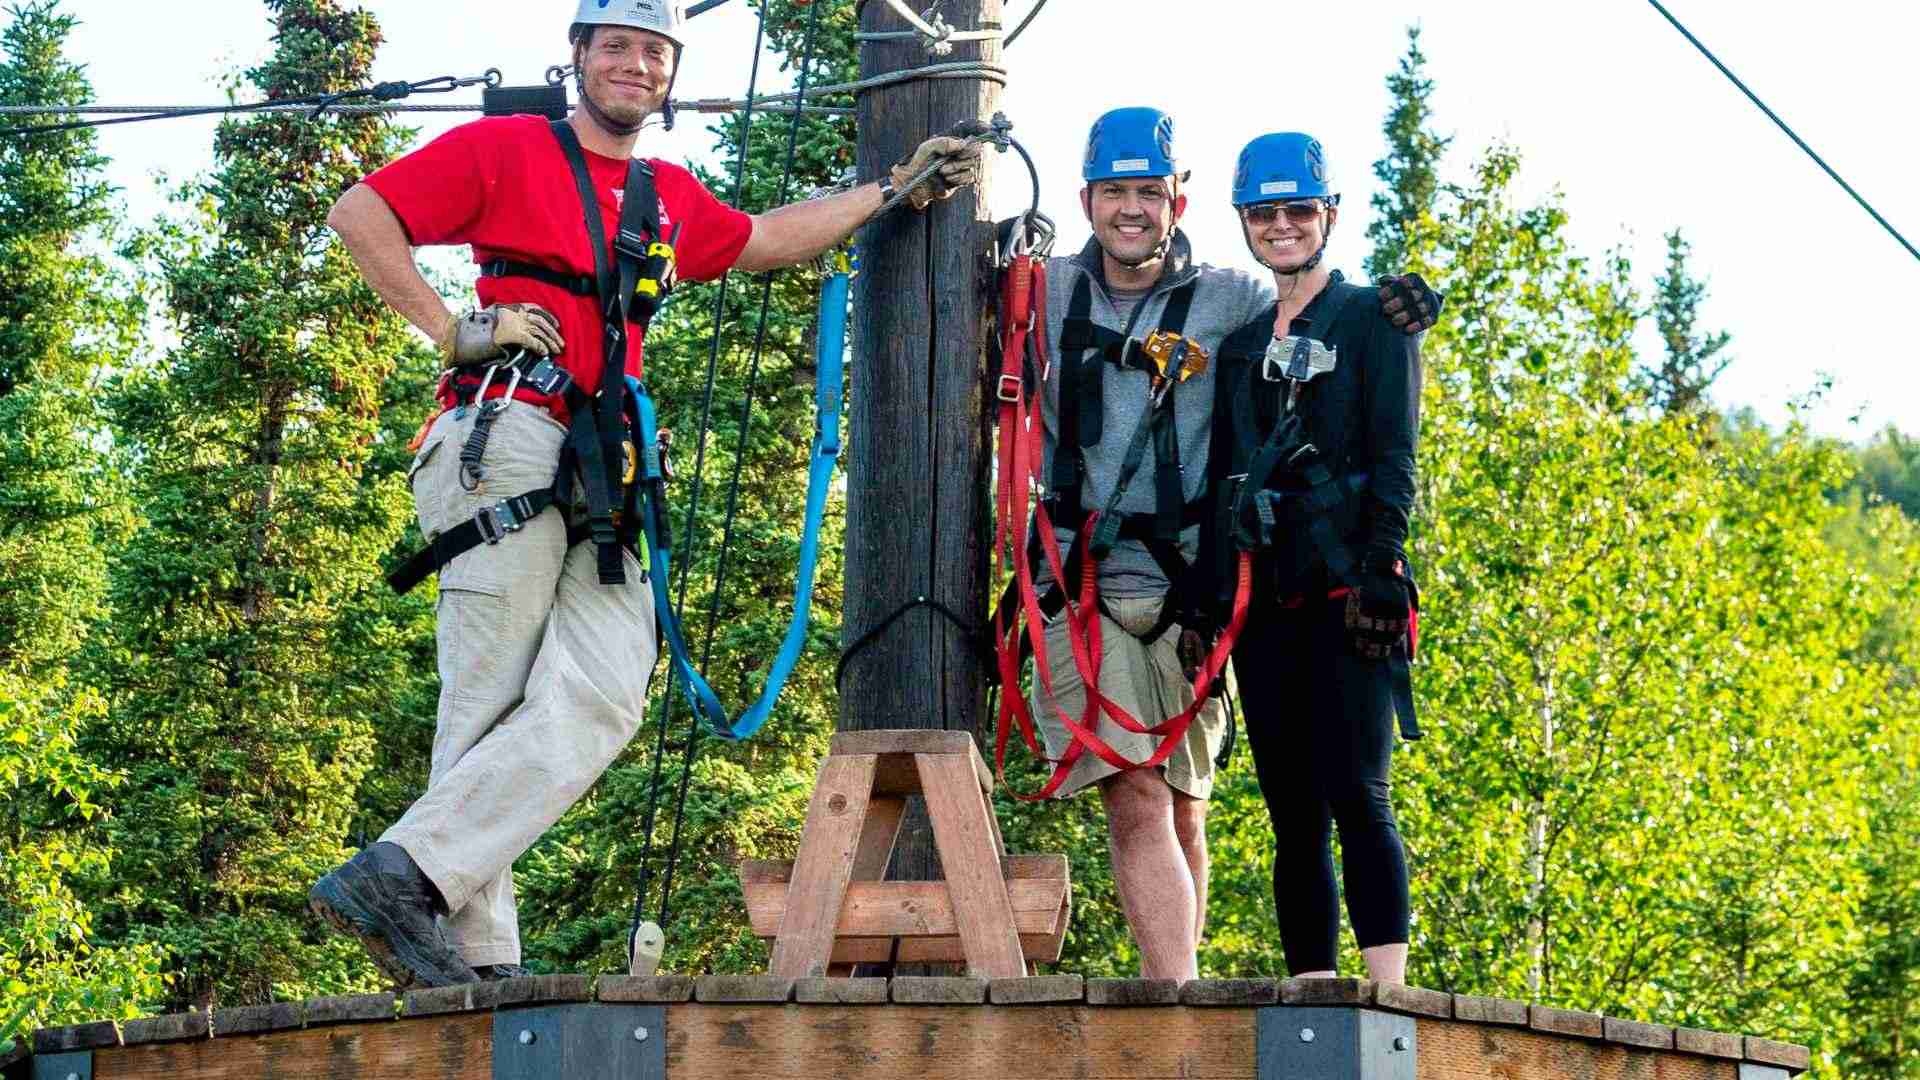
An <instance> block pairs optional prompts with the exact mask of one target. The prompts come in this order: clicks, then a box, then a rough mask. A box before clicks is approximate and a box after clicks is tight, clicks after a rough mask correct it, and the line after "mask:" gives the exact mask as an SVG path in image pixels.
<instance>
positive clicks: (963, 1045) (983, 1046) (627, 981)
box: [0, 975, 1808, 1080]
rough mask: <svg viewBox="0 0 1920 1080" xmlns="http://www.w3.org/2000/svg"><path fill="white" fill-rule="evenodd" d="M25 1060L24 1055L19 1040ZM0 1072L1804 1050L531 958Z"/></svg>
mask: <svg viewBox="0 0 1920 1080" xmlns="http://www.w3.org/2000/svg"><path fill="white" fill-rule="evenodd" d="M23 1055H24V1056H23ZM13 1058H14V1060H12V1061H9V1062H5V1063H0V1064H4V1065H5V1076H6V1080H29V1078H31V1080H185V1078H188V1077H195V1078H204V1080H253V1078H256V1077H260V1078H266V1077H272V1078H282V1077H314V1078H323V1080H535V1078H565V1080H601V1078H606V1080H612V1078H615V1077H619V1078H622V1080H665V1078H671V1080H721V1078H727V1080H732V1078H737V1077H773V1078H779V1080H797V1078H801V1077H847V1078H855V1080H868V1078H874V1080H877V1078H881V1077H919V1078H928V1080H947V1078H951V1080H1054V1078H1060V1080H1066V1078H1076V1080H1089V1078H1104V1077H1111V1078H1115V1080H1138V1078H1148V1077H1192V1078H1216V1080H1234V1078H1247V1080H1469V1078H1471V1080H1483V1078H1497V1080H1563V1078H1569V1077H1578V1078H1581V1080H1786V1078H1788V1077H1790V1076H1793V1075H1796V1074H1798V1073H1800V1072H1802V1071H1804V1070H1805V1069H1806V1068H1807V1065H1808V1051H1807V1049H1806V1048H1805V1047H1802V1046H1794V1045H1791V1044H1787V1043H1780V1042H1774V1041H1772V1040H1769V1039H1764V1038H1758V1037H1753V1036H1744V1037H1743V1036H1737V1035H1729V1034H1721V1033H1716V1032H1705V1031H1693V1030H1688V1029H1675V1028H1671V1027H1663V1026H1659V1025H1655V1024H1642V1023H1632V1022H1627V1021H1620V1020H1615V1019H1611V1018H1607V1017H1602V1016H1598V1015H1596V1014H1593V1013H1582V1012H1568V1011H1564V1010H1559V1009H1550V1008H1545V1007H1542V1006H1529V1005H1526V1004H1524V1003H1521V1002H1515V1001H1503V1000H1496V999H1490V998H1474V997H1467V996H1463V995H1452V994H1446V993H1441V992H1438V991H1431V990H1418V989H1410V988H1405V987H1390V986H1375V985H1373V984H1371V983H1367V982H1364V981H1359V980H1337V979H1336V980H1312V981H1294V980H1287V981H1276V980H1263V979H1249V980H1240V979H1233V980H1202V981H1199V982H1191V983H1187V984H1185V985H1180V984H1176V983H1171V982H1164V983H1163V982H1152V981H1147V980H1139V979H1085V980H1083V979H1081V978H1080V977H1079V976H1077V975H1052V976H1044V977H1040V978H1032V979H1008V980H994V981H988V980H985V979H968V978H938V979H935V978H906V977H902V978H896V979H891V980H888V979H799V980H792V979H777V978H773V977H770V976H710V977H704V978H698V979H695V978H688V977H681V976H661V977H657V978H648V979H636V978H630V977H625V976H619V977H614V976H608V977H602V978H599V979H592V978H588V977H586V976H578V975H548V976H539V977H536V978H530V979H514V980H508V981H505V982H497V983H480V984H475V985H472V986H459V987H450V988H446V989H441V990H428V991H417V992H413V993H409V994H405V995H401V996H395V995H392V994H374V995H366V996H358V997H347V998H323V999H319V1000H314V1001H305V1002H288V1003H282V1004H275V1005H264V1006H252V1007H247V1008H238V1009H222V1010H215V1011H214V1012H213V1013H212V1014H211V1015H209V1014H207V1013H189V1014H184V1015H179V1016H164V1017H154V1018H149V1019H144V1020H136V1021H126V1022H121V1023H118V1024H116V1023H112V1022H102V1023H97V1024H86V1025H81V1026H78V1027H69V1028H59V1029H53V1030H46V1031H40V1032H37V1033H36V1034H35V1037H34V1045H33V1049H32V1052H31V1053H30V1054H29V1053H27V1052H26V1051H25V1050H22V1051H17V1052H16V1053H15V1055H13Z"/></svg>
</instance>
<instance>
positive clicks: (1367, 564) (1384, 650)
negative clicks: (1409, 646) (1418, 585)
mask: <svg viewBox="0 0 1920 1080" xmlns="http://www.w3.org/2000/svg"><path fill="white" fill-rule="evenodd" d="M1412 623H1413V582H1412V579H1410V578H1409V577H1408V576H1407V558H1406V556H1404V555H1402V554H1400V553H1399V552H1398V551H1395V550H1393V549H1392V548H1386V547H1373V548H1368V549H1367V552H1366V554H1365V555H1363V556H1361V558H1360V569H1359V572H1358V573H1357V574H1355V576H1354V584H1353V587H1352V588H1351V589H1349V590H1348V591H1347V634H1348V636H1349V637H1351V638H1352V639H1353V650H1354V651H1355V652H1357V653H1359V654H1360V655H1361V656H1364V657H1366V658H1367V659H1369V660H1385V659H1387V658H1389V657H1391V656H1392V655H1393V650H1394V649H1396V648H1398V647H1399V645H1400V643H1401V642H1403V641H1405V640H1406V639H1407V630H1408V628H1409V627H1410V626H1411V625H1412Z"/></svg>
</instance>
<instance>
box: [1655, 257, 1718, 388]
mask: <svg viewBox="0 0 1920 1080" xmlns="http://www.w3.org/2000/svg"><path fill="white" fill-rule="evenodd" d="M1692 253H1693V247H1692V245H1690V244H1688V243H1687V241H1686V238H1685V237H1684V236H1683V235H1682V234H1681V231H1680V230H1679V229H1675V230H1673V231H1672V232H1670V233H1668V234H1667V270H1666V273H1664V274H1661V275H1660V276H1659V277H1657V278H1655V279H1654V288H1655V290H1656V292H1655V296H1654V302H1653V316H1654V322H1655V324H1656V325H1657V326H1658V327H1659V328H1660V338H1661V340H1662V341H1664V342H1665V343H1666V353H1665V354H1664V355H1663V356H1662V357H1661V358H1660V362H1659V364H1658V365H1657V366H1654V367H1652V368H1651V369H1650V370H1649V371H1648V373H1647V374H1648V377H1649V378H1650V379H1651V380H1652V383H1653V393H1654V397H1655V400H1657V401H1658V402H1659V403H1660V406H1661V408H1663V409H1665V410H1666V411H1667V412H1670V413H1677V414H1680V415H1695V416H1697V415H1700V414H1702V413H1704V412H1706V411H1707V410H1708V409H1709V408H1710V404H1709V403H1708V401H1707V388H1708V387H1710V386H1712V385H1713V381H1714V380H1715V379H1717V378H1719V377H1720V373H1721V372H1723V371H1725V370H1726V369H1727V365H1728V364H1730V363H1732V362H1733V358H1732V357H1730V356H1722V355H1720V352H1721V350H1723V349H1725V348H1726V347H1727V343H1728V342H1729V341H1731V340H1732V335H1730V334H1728V333H1726V332H1724V331H1722V332H1719V333H1712V334H1703V333H1700V332H1698V330H1697V329H1696V324H1697V323H1698V322H1699V320H1700V303H1701V301H1703V300H1705V299H1706V298H1707V284H1706V282H1704V281H1700V280H1698V279H1696V278H1695V277H1694V276H1693V274H1692V273H1691V272H1690V271H1689V270H1688V268H1687V260H1688V258H1689V257H1690V256H1691V255H1692Z"/></svg>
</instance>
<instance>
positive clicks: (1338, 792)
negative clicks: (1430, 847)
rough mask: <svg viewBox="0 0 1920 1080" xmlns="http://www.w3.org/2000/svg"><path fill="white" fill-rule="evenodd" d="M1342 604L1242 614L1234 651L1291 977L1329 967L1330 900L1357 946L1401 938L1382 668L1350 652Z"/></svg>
mask: <svg viewBox="0 0 1920 1080" xmlns="http://www.w3.org/2000/svg"><path fill="white" fill-rule="evenodd" d="M1343 611H1344V602H1343V601H1337V600H1318V601H1309V602H1308V603H1307V604H1306V605H1305V606H1303V607H1301V608H1297V609H1293V610H1282V609H1280V608H1278V607H1276V606H1274V605H1273V604H1272V603H1271V602H1270V601H1269V602H1268V603H1266V604H1263V605H1260V606H1258V607H1256V609H1255V611H1254V612H1253V613H1251V614H1249V616H1248V618H1247V625H1246V627H1245V629H1244V630H1243V632H1242V633H1241V636H1240V642H1239V644H1238V645H1237V646H1236V647H1235V648H1234V651H1233V673H1234V679H1235V681H1236V682H1237V683H1238V684H1239V686H1240V702H1241V706H1242V708H1243V709H1244V710H1245V714H1246V720H1247V745H1248V746H1249V747H1250V748H1251V749H1252V751H1253V764H1254V769H1255V770H1256V771H1257V772H1258V774H1259V778H1260V793H1261V795H1262V796H1264V797H1265V798H1266V801H1267V813H1268V815H1269V816H1270V817H1271V818H1272V819H1273V835H1274V846H1275V851H1274V858H1273V899H1274V906H1275V908H1276V909H1277V911H1278V912H1279V917H1280V942H1281V945H1282V947H1283V948H1285V950H1286V956H1287V968H1288V970H1289V971H1292V972H1302V971H1331V970H1334V969H1335V968H1336V966H1337V965H1336V963H1335V957H1336V955H1337V953H1338V947H1339V935H1340V910H1339V908H1340V892H1339V888H1338V886H1336V885H1335V883H1334V875H1333V851H1332V848H1331V847H1330V845H1329V841H1330V840H1331V839H1332V831H1333V827H1334V826H1335V825H1338V826H1339V829H1340V852H1341V859H1342V863H1343V865H1344V867H1345V877H1346V892H1347V913H1348V915H1349V916H1350V917H1351V918H1352V919H1353V934H1354V937H1355V938H1356V939H1357V940H1358V941H1359V943H1360V947H1361V948H1363V949H1365V948H1371V947H1373V946H1375V945H1393V944H1399V943H1403V942H1405V941H1406V940H1407V930H1408V927H1407V921H1408V915H1407V910H1408V899H1407V856H1406V850H1405V849H1404V848H1403V847H1402V846H1401V843H1400V827H1399V825H1398V823H1397V822H1395V820H1394V816H1393V802H1392V796H1391V789H1390V785H1389V782H1388V769H1389V767H1390V764H1391V759H1392V755H1393V744H1394V737H1395V728H1394V713H1393V681H1392V675H1391V669H1390V668H1389V667H1388V665H1387V664H1385V663H1384V662H1381V661H1377V660H1366V659H1363V658H1361V657H1360V656H1358V655H1356V654H1355V653H1354V651H1353V648H1352V646H1351V645H1350V644H1349V642H1348V637H1347V632H1346V627H1345V625H1344V623H1343Z"/></svg>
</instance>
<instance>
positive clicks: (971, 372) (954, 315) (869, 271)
mask: <svg viewBox="0 0 1920 1080" xmlns="http://www.w3.org/2000/svg"><path fill="white" fill-rule="evenodd" d="M860 2H861V15H860V28H861V29H862V30H863V31H898V30H907V29H910V27H909V26H908V24H907V23H906V22H905V21H904V20H902V19H901V18H900V17H899V15H898V14H897V13H896V12H895V11H894V10H893V9H892V7H891V6H890V5H888V4H886V3H883V2H881V0H860ZM913 6H914V8H915V10H918V9H919V8H920V6H921V5H920V4H917V3H916V4H914V5H913ZM940 15H941V17H942V18H944V19H945V20H946V21H947V22H948V23H950V24H952V25H953V26H954V27H955V28H957V29H960V30H972V29H978V28H997V27H999V26H1000V24H1001V23H1000V16H1001V0H947V3H946V4H944V5H942V7H941V9H940ZM999 57H1000V44H999V42H997V41H987V42H962V43H958V44H956V45H955V46H954V48H953V52H952V53H951V54H950V55H947V56H933V55H930V54H929V53H928V51H927V49H926V47H925V45H924V44H923V42H922V40H921V39H919V38H917V37H916V38H905V39H900V40H893V41H877V42H875V41H868V42H862V43H861V52H860V74H861V77H862V78H868V77H871V76H875V75H880V74H884V73H888V72H894V71H900V70H902V69H906V68H914V67H923V66H926V65H928V64H933V63H949V62H957V61H965V60H980V61H985V62H987V63H995V64H997V63H998V62H999ZM999 99H1000V87H999V85H998V84H996V83H992V82H988V81H984V80H978V79H971V78H964V79H922V80H916V81H912V82H906V83H901V84H898V85H895V86H888V87H883V88H880V89H876V90H870V91H868V92H866V93H865V94H863V95H862V96H861V98H860V116H859V123H860V134H859V140H860V144H859V156H858V163H859V170H860V173H859V174H860V176H861V177H862V178H863V179H864V178H872V177H877V176H882V175H885V172H886V170H887V168H888V167H889V166H891V165H892V164H894V163H895V162H896V161H899V160H900V159H901V158H902V157H904V156H906V155H907V154H909V153H911V152H912V150H913V148H914V147H915V146H917V145H919V143H920V142H921V141H922V140H923V139H926V138H928V137H929V136H932V135H935V134H938V133H940V132H943V131H945V130H947V129H948V128H950V127H952V126H953V125H954V124H956V123H958V122H960V121H962V120H975V119H981V120H983V119H986V118H988V117H991V116H992V115H993V112H994V110H995V109H996V108H997V107H998V104H999ZM988 154H989V156H990V157H991V156H993V155H992V152H991V150H989V151H988ZM986 203H987V200H986V184H985V180H984V177H983V180H982V183H981V185H980V187H979V188H976V189H972V190H967V191H961V192H959V193H958V194H956V195H954V197H953V198H951V199H949V200H948V201H946V202H943V203H935V204H934V205H933V207H932V208H930V209H929V210H928V211H927V212H926V213H925V214H916V213H914V212H913V211H912V210H911V209H910V208H906V207H902V208H901V209H899V210H897V211H895V212H894V213H892V214H889V215H888V216H886V217H884V218H882V219H880V220H878V221H875V222H874V223H872V224H870V225H868V226H867V227H866V228H865V229H864V230H863V231H862V232H861V234H860V237H859V244H860V276H859V277H858V278H857V279H856V280H855V282H854V293H853V295H854V326H855V331H854V360H853V390H852V401H851V405H850V408H849V415H850V422H849V423H850V427H849V432H848V447H849V453H848V457H849V460H848V462H847V531H846V574H847V589H846V621H845V627H846V629H845V639H846V640H845V642H844V643H851V642H852V641H854V640H855V639H856V638H858V637H859V636H860V635H861V634H864V633H865V632H866V631H867V630H868V629H870V628H872V627H875V626H878V625H879V624H880V623H881V621H882V620H884V619H886V618H887V617H888V616H889V615H892V614H893V613H895V612H896V611H898V610H899V609H900V607H901V605H903V604H907V603H911V602H913V601H914V600H915V599H916V598H918V597H926V598H928V599H930V600H934V601H938V602H939V603H941V604H944V605H946V606H947V607H948V608H950V609H952V610H953V611H954V612H955V613H957V614H959V615H960V616H962V617H963V618H965V619H966V620H967V621H968V622H969V623H970V624H971V625H972V626H973V627H975V628H979V627H984V626H985V624H986V618H987V585H988V582H987V545H988V544H989V543H990V542H991V541H992V515H991V508H990V503H989V500H988V498H987V490H986V481H987V476H988V466H989V462H990V461H991V454H990V453H989V450H988V446H989V442H988V426H989V422H990V414H989V412H988V410H987V409H986V407H985V401H984V398H985V391H984V386H985V381H984V377H983V372H984V368H983V366H982V365H983V363H984V361H985V355H986V354H985V347H986V344H987V342H988V340H989V334H988V331H987V327H986V324H985V321H984V320H983V318H982V312H983V311H984V310H985V309H984V304H985V302H986V299H987V297H988V296H989V295H990V292H991V285H992V282H991V280H990V275H989V273H988V271H987V268H986V266H985V260H984V259H983V258H982V253H983V252H984V251H985V250H986V246H987V243H988V239H989V236H990V233H991V228H990V225H989V224H988V219H987V209H986ZM1015 692H1016V693H1017V692H1018V691H1017V690H1016V691H1015ZM985 703H986V671H985V669H984V667H983V666H982V664H981V662H980V658H979V654H978V651H977V647H976V645H975V643H974V642H972V641H969V640H968V638H967V635H966V634H965V633H964V632H963V631H962V630H961V629H960V628H958V627H956V626H954V625H953V624H952V623H951V622H950V621H948V620H947V619H946V618H944V617H943V616H941V615H940V614H939V613H938V612H937V611H935V610H934V609H932V608H930V607H925V606H921V607H919V608H916V609H915V610H913V611H912V612H910V613H908V614H907V615H905V616H904V617H902V618H901V619H900V620H899V621H898V622H896V623H895V624H894V625H893V626H892V627H891V628H890V629H888V631H887V632H886V633H885V634H884V635H882V636H881V637H880V638H879V639H878V640H876V641H874V642H873V643H872V644H871V645H869V646H868V647H867V648H865V649H864V650H862V651H861V653H860V654H859V655H858V656H856V657H855V658H854V659H853V660H852V661H851V662H850V663H849V666H848V668H847V673H846V681H845V682H844V684H843V685H842V687H841V695H840V727H841V729H842V730H871V729H874V728H936V729H939V728H944V729H948V730H955V731H967V732H977V731H978V729H979V728H980V727H981V725H982V719H983V718H982V712H983V709H984V706H985ZM914 803H915V805H910V806H909V809H908V817H907V821H906V826H905V828H904V829H903V830H902V832H901V834H900V840H899V843H898V846H897V847H896V848H895V850H894V858H893V863H892V867H891V871H890V874H889V876H890V877H894V878H897V879H914V880H925V879H931V878H936V877H939V876H940V874H939V872H938V860H937V858H936V856H935V854H934V848H933V840H932V832H931V830H930V828H929V826H928V824H927V818H926V814H925V811H924V809H923V808H921V807H920V806H918V805H917V803H918V800H917V799H916V800H914Z"/></svg>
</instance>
